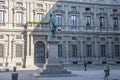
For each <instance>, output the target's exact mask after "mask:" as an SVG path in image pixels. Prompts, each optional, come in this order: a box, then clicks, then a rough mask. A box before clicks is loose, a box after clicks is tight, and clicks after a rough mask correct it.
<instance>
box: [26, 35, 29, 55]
mask: <svg viewBox="0 0 120 80" xmlns="http://www.w3.org/2000/svg"><path fill="white" fill-rule="evenodd" d="M26 37H27V54H26V56H27V57H28V56H29V34H27V35H26Z"/></svg>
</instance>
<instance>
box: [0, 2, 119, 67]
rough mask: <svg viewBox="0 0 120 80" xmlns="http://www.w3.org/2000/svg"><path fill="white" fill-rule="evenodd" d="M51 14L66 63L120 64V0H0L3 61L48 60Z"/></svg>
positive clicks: (0, 61) (0, 62)
mask: <svg viewBox="0 0 120 80" xmlns="http://www.w3.org/2000/svg"><path fill="white" fill-rule="evenodd" d="M50 13H52V14H53V15H54V16H55V19H56V21H55V23H56V26H57V27H60V28H61V30H62V31H56V39H57V40H58V41H59V43H58V57H59V61H60V62H61V63H63V64H83V62H84V61H87V62H88V63H89V64H104V63H106V62H109V63H113V64H116V63H120V1H119V0H0V66H4V64H5V62H8V63H9V66H10V67H11V66H14V65H16V66H18V67H32V66H35V65H39V64H44V63H45V61H46V58H47V54H48V55H49V48H48V46H47V42H48V40H49V37H50V28H49V24H47V22H49V14H50ZM38 22H41V24H40V23H38ZM53 50H54V49H53Z"/></svg>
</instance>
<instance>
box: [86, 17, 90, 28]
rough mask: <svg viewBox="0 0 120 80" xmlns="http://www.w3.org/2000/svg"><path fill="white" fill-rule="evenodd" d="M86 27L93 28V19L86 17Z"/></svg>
mask: <svg viewBox="0 0 120 80" xmlns="http://www.w3.org/2000/svg"><path fill="white" fill-rule="evenodd" d="M86 26H91V17H90V16H86Z"/></svg>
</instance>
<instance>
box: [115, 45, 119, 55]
mask: <svg viewBox="0 0 120 80" xmlns="http://www.w3.org/2000/svg"><path fill="white" fill-rule="evenodd" d="M119 56H120V46H119V45H115V57H119Z"/></svg>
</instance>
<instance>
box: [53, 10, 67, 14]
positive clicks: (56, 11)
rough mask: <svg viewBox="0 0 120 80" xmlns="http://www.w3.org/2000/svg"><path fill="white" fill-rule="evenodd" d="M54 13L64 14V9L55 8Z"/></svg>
mask: <svg viewBox="0 0 120 80" xmlns="http://www.w3.org/2000/svg"><path fill="white" fill-rule="evenodd" d="M53 13H58V14H64V13H65V11H64V10H54V11H53Z"/></svg>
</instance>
